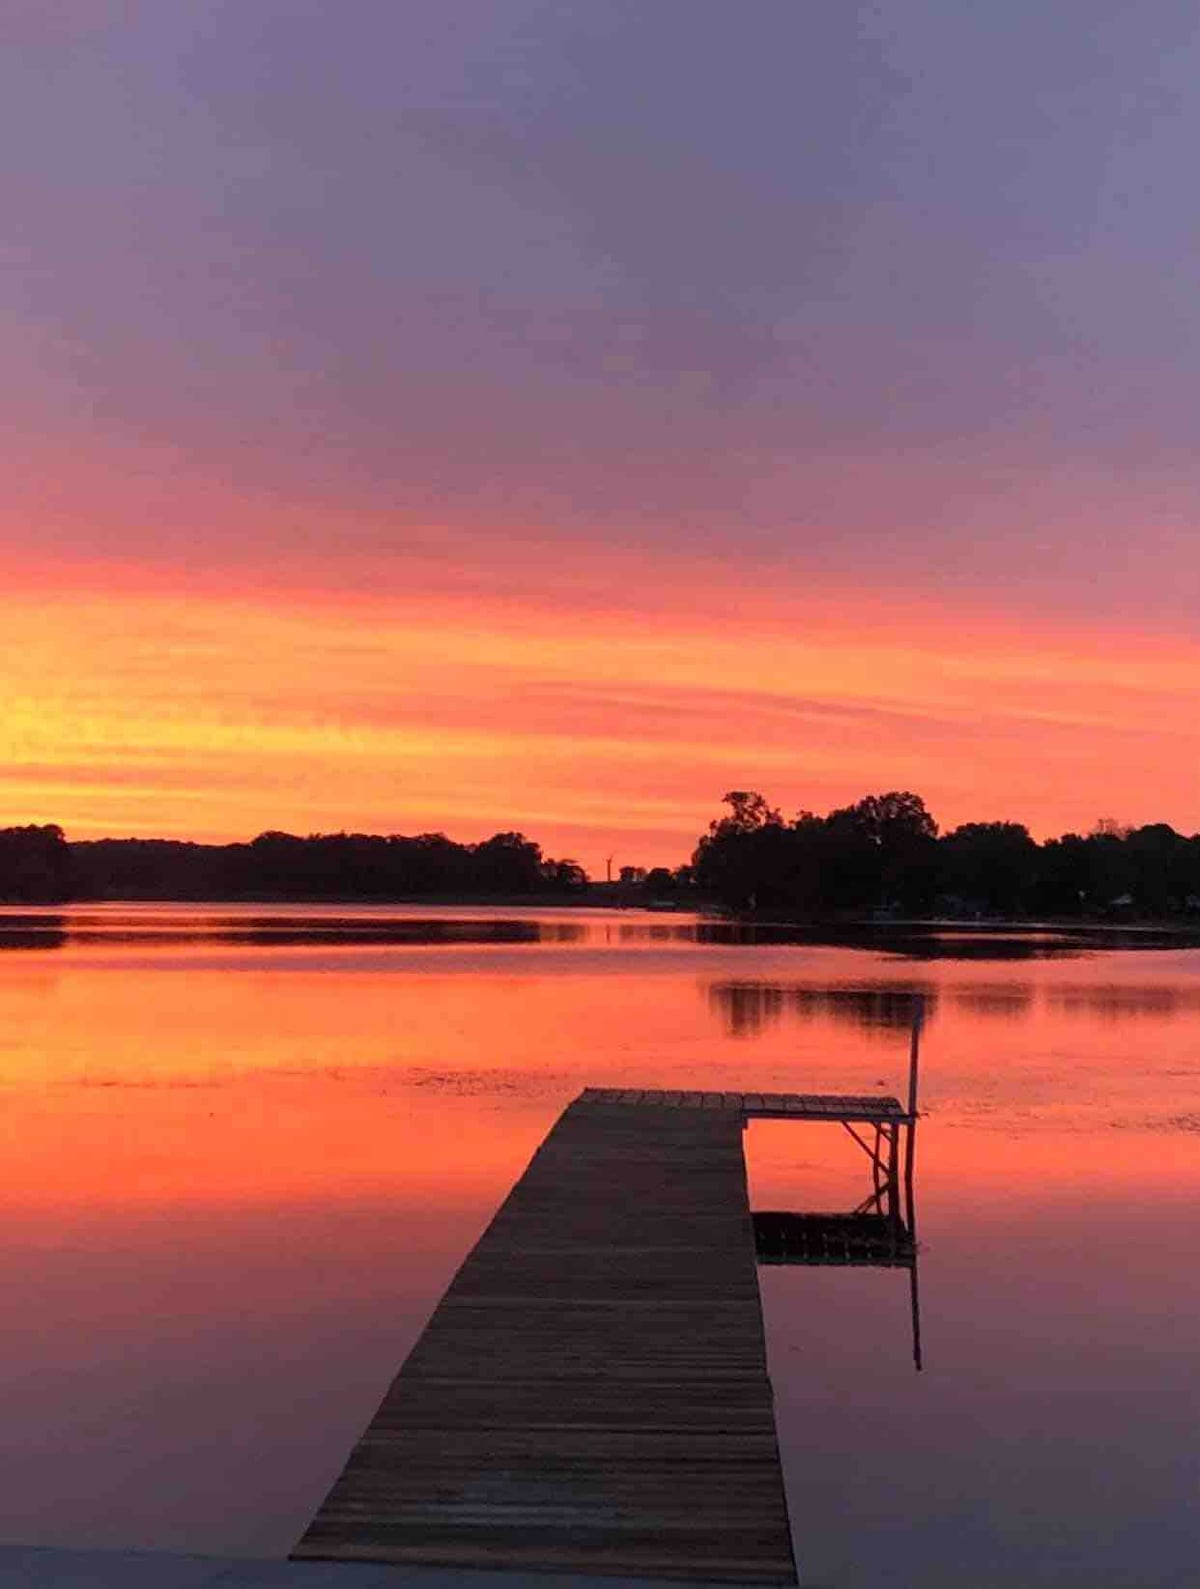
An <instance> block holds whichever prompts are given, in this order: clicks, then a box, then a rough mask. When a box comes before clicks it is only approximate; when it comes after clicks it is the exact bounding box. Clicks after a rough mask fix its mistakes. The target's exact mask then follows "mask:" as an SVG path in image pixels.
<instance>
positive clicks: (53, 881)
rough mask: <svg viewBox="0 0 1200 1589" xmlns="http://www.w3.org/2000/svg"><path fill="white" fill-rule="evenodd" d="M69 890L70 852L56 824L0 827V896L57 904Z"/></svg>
mask: <svg viewBox="0 0 1200 1589" xmlns="http://www.w3.org/2000/svg"><path fill="white" fill-rule="evenodd" d="M73 889H74V874H73V867H72V858H71V851H70V849H69V847H68V845H67V842H66V840H65V839H64V837H63V830H62V829H61V828H60V827H57V826H56V825H55V824H53V823H47V824H46V825H44V826H42V827H38V826H34V825H31V826H29V827H24V828H0V899H6V900H14V901H18V902H20V903H21V904H58V903H60V902H61V901H62V900H65V899H69V898H70V897H71V894H72V892H73Z"/></svg>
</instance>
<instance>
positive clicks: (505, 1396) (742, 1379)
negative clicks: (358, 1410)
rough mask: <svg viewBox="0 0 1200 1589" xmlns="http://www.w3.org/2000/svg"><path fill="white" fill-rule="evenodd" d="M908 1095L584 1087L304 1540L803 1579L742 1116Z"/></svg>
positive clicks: (406, 1552) (452, 1562)
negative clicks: (784, 1464) (778, 1422)
mask: <svg viewBox="0 0 1200 1589" xmlns="http://www.w3.org/2000/svg"><path fill="white" fill-rule="evenodd" d="M902 1114H903V1111H902V1108H901V1105H900V1104H899V1102H898V1101H897V1100H896V1099H892V1098H882V1097H857V1096H848V1095H847V1096H842V1095H838V1096H828V1095H827V1096H815V1095H799V1094H747V1093H732V1092H673V1091H655V1090H643V1089H629V1088H625V1089H603V1088H589V1089H587V1090H586V1091H585V1092H584V1093H582V1094H581V1096H580V1097H579V1098H578V1099H577V1100H576V1101H575V1102H574V1103H573V1104H571V1105H570V1106H569V1107H568V1108H567V1109H566V1110H565V1111H564V1113H563V1114H562V1115H561V1117H560V1118H559V1120H558V1121H557V1123H556V1124H555V1126H554V1127H553V1128H552V1129H551V1131H550V1132H549V1134H548V1135H547V1137H546V1138H545V1140H544V1141H543V1142H542V1144H541V1146H540V1147H539V1148H538V1150H537V1152H536V1153H535V1154H534V1156H533V1158H532V1160H531V1161H530V1163H529V1166H528V1168H527V1169H526V1171H525V1173H524V1174H523V1175H522V1176H521V1178H520V1179H519V1180H518V1181H517V1183H516V1185H515V1186H514V1187H513V1189H512V1191H511V1192H510V1193H509V1195H508V1197H507V1198H506V1199H505V1201H504V1203H503V1204H502V1205H501V1207H500V1209H499V1210H498V1211H497V1213H496V1216H495V1218H494V1219H493V1220H492V1222H491V1224H490V1225H489V1226H488V1228H487V1230H486V1231H485V1232H484V1234H483V1236H482V1237H481V1238H480V1240H479V1242H478V1244H477V1245H476V1247H475V1248H474V1250H473V1251H472V1252H471V1253H470V1254H469V1256H468V1257H467V1259H466V1261H465V1262H464V1263H463V1265H462V1268H461V1269H460V1270H459V1271H458V1274H457V1275H456V1276H455V1278H454V1280H453V1281H452V1282H451V1284H450V1286H449V1287H448V1289H447V1291H446V1293H445V1295H444V1296H443V1298H442V1300H441V1302H440V1303H439V1304H438V1307H437V1308H436V1310H435V1311H434V1314H433V1317H432V1318H431V1320H430V1322H429V1324H428V1325H427V1327H426V1329H425V1331H424V1333H423V1334H422V1335H421V1337H420V1339H419V1340H418V1341H417V1344H416V1345H415V1346H414V1348H413V1350H412V1352H411V1353H410V1354H409V1356H408V1358H407V1360H406V1361H405V1363H404V1364H403V1366H402V1368H401V1370H400V1372H399V1374H398V1375H397V1376H396V1379H395V1380H394V1381H393V1383H392V1386H391V1388H390V1389H389V1391H388V1392H387V1395H386V1396H385V1397H384V1400H383V1403H382V1405H381V1406H380V1408H379V1410H378V1412H377V1413H376V1415H375V1417H374V1418H373V1420H372V1421H371V1423H370V1425H369V1426H368V1428H367V1430H366V1432H365V1433H364V1434H363V1436H362V1438H361V1439H360V1440H359V1442H358V1444H357V1445H356V1446H355V1447H354V1449H353V1451H352V1452H351V1454H350V1457H349V1460H348V1461H347V1463H346V1466H345V1468H344V1470H343V1471H342V1474H341V1476H340V1477H339V1478H338V1479H337V1481H336V1482H335V1484H334V1486H333V1488H332V1490H331V1491H330V1493H329V1495H328V1496H327V1497H326V1499H325V1501H324V1503H323V1505H322V1506H321V1507H320V1509H319V1510H318V1512H317V1514H316V1516H315V1517H314V1518H313V1520H312V1522H311V1524H310V1525H309V1527H308V1529H307V1530H306V1532H305V1534H304V1536H303V1537H302V1539H301V1540H300V1542H299V1543H298V1545H297V1546H296V1547H295V1549H294V1551H293V1552H292V1555H293V1557H296V1558H302V1559H322V1560H341V1561H382V1562H395V1563H426V1564H435V1565H440V1566H454V1567H487V1568H507V1569H541V1570H549V1571H561V1572H582V1573H589V1574H618V1575H623V1576H628V1577H647V1578H673V1579H690V1580H695V1581H707V1582H712V1581H715V1580H722V1581H728V1582H738V1583H774V1584H793V1583H795V1582H796V1571H795V1564H794V1561H793V1556H792V1544H791V1535H790V1530H789V1526H788V1516H787V1506H786V1500H785V1496H784V1488H783V1477H782V1472H781V1469H780V1465H779V1453H778V1444H777V1439H776V1431H775V1415H774V1405H773V1399H772V1392H771V1384H770V1380H769V1378H768V1376H767V1364H766V1349H765V1341H764V1335H763V1323H762V1310H761V1305H760V1301H759V1291H758V1275H757V1267H756V1256H755V1236H754V1226H753V1223H752V1219H751V1214H750V1207H749V1199H748V1195H747V1188H746V1170H745V1160H744V1155H743V1149H742V1128H743V1125H744V1123H745V1121H746V1119H747V1118H750V1117H767V1118H771V1117H786V1118H788V1119H822V1120H828V1119H830V1118H834V1119H847V1120H864V1121H878V1120H895V1119H896V1118H898V1117H899V1116H901V1115H902Z"/></svg>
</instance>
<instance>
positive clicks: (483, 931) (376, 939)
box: [0, 903, 1200, 961]
mask: <svg viewBox="0 0 1200 1589" xmlns="http://www.w3.org/2000/svg"><path fill="white" fill-rule="evenodd" d="M124 943H137V944H140V945H154V944H187V943H205V944H223V945H228V946H241V945H251V946H258V947H265V948H276V947H289V946H302V945H342V944H345V945H351V946H371V945H378V946H387V945H395V946H397V947H404V946H437V945H446V944H451V945H454V944H481V945H487V944H517V945H559V946H578V947H587V948H618V949H628V948H645V947H660V948H669V947H676V946H678V947H683V946H692V947H698V948H737V949H763V950H766V949H773V948H805V947H806V948H813V949H818V948H851V949H861V950H868V951H872V952H874V953H876V954H879V955H888V956H895V957H897V958H899V959H905V960H919V961H938V960H953V961H971V960H980V961H1011V960H1030V961H1032V960H1047V959H1063V958H1069V957H1072V956H1080V955H1085V954H1089V953H1093V952H1096V951H1098V950H1102V949H1112V948H1136V949H1161V948H1176V949H1178V948H1181V947H1186V946H1187V945H1188V944H1190V943H1200V934H1191V935H1187V934H1183V933H1180V932H1158V931H1153V930H1140V929H1131V928H1107V927H1094V926H1080V927H1053V928H1046V927H1034V926H1030V927H1019V928H1018V927H1013V926H1011V925H1004V926H997V925H994V924H987V923H981V924H963V923H942V924H938V923H904V922H866V923H856V924H853V925H848V926H846V925H843V926H829V925H822V926H816V925H803V924H797V923H792V922H768V921H746V920H734V919H731V918H728V917H714V916H704V915H691V914H688V913H685V912H680V913H678V914H672V915H671V916H670V917H669V918H668V919H665V920H664V919H663V917H662V916H661V915H659V914H655V913H651V912H643V911H638V910H625V911H614V910H607V909H592V908H589V907H586V906H580V907H575V908H570V907H564V908H561V909H559V910H557V911H543V910H538V909H535V908H528V909H521V908H513V907H498V906H487V905H480V906H461V905H456V906H449V905H448V906H421V905H417V906H413V905H394V906H388V905H366V906H354V905H347V906H336V905H328V906H320V905H316V906H307V905H306V906H297V905H239V904H233V905H229V904H212V905H203V904H201V905H186V904H181V905H174V904H165V903H164V904H153V903H111V904H98V905H71V906H62V907H54V908H46V909H42V910H38V909H30V908H27V907H22V908H17V909H14V908H11V907H5V906H0V950H3V949H31V948H36V949H54V948H64V947H66V946H67V945H68V944H105V945H110V946H111V945H117V944H124Z"/></svg>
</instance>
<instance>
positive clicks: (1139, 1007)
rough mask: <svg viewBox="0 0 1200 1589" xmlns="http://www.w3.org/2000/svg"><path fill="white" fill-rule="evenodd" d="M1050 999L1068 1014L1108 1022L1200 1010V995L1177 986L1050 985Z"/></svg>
mask: <svg viewBox="0 0 1200 1589" xmlns="http://www.w3.org/2000/svg"><path fill="white" fill-rule="evenodd" d="M1046 998H1047V1000H1048V1001H1049V1003H1050V1006H1051V1008H1052V1009H1054V1010H1057V1011H1059V1012H1060V1013H1062V1014H1064V1015H1089V1016H1095V1017H1099V1019H1101V1020H1106V1021H1123V1020H1136V1019H1138V1018H1139V1017H1140V1018H1142V1019H1146V1018H1149V1019H1151V1020H1159V1021H1161V1020H1168V1019H1170V1018H1171V1017H1173V1016H1176V1015H1179V1014H1180V1013H1181V1012H1182V1011H1183V1010H1184V1009H1185V1008H1186V1009H1191V1010H1193V1011H1196V1010H1200V994H1188V993H1185V992H1182V991H1181V990H1178V989H1176V988H1169V987H1163V986H1161V985H1160V986H1157V987H1146V986H1144V985H1143V986H1142V987H1121V986H1120V985H1119V984H1109V985H1107V986H1105V985H1100V986H1097V987H1087V986H1086V985H1079V986H1075V987H1058V988H1049V989H1048V990H1047V993H1046Z"/></svg>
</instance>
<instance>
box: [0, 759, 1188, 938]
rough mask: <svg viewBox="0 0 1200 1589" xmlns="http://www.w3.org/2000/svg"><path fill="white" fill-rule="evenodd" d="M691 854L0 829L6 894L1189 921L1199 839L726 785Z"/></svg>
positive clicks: (893, 797)
mask: <svg viewBox="0 0 1200 1589" xmlns="http://www.w3.org/2000/svg"><path fill="white" fill-rule="evenodd" d="M724 803H725V806H726V807H727V810H726V811H725V813H724V814H723V815H722V816H720V817H718V818H716V819H715V820H714V821H713V822H711V823H710V824H709V828H708V831H707V833H705V834H704V835H703V836H702V837H701V839H700V840H699V842H698V844H697V845H696V848H695V851H694V853H693V855H692V858H691V861H690V862H689V863H688V864H687V865H684V866H681V867H679V868H677V869H676V870H674V871H672V870H670V869H668V868H666V867H655V868H654V869H652V870H651V871H649V872H647V871H646V870H645V869H644V868H641V867H633V866H629V867H624V868H622V870H621V874H620V884H619V885H618V887H617V890H616V893H615V895H614V894H612V893H610V892H608V891H606V890H604V889H603V888H602V887H601V886H600V885H595V886H594V890H593V891H591V892H590V891H589V879H588V876H587V873H586V872H585V871H584V869H583V868H582V867H581V866H580V865H579V864H578V863H577V862H576V861H573V860H552V859H550V858H548V857H546V856H544V855H543V853H542V849H541V846H540V845H539V844H537V843H535V842H534V841H533V840H532V839H528V838H526V837H525V835H524V834H522V833H496V834H493V836H492V837H491V838H489V839H485V840H483V841H482V842H481V843H477V844H460V843H457V842H456V841H455V840H453V839H449V838H447V837H446V835H445V834H444V833H422V834H417V835H416V836H413V837H406V836H404V835H400V834H392V835H386V836H384V835H376V834H361V833H319V834H312V835H310V836H308V837H303V838H302V837H297V836H296V835H294V834H290V833H278V832H269V833H262V834H260V835H259V836H258V837H257V838H256V839H253V840H251V841H250V842H249V843H237V844H196V843H191V842H188V841H186V840H179V839H92V840H76V841H74V842H68V841H67V839H66V838H65V836H64V834H63V831H62V829H61V828H59V827H57V826H54V825H52V824H47V825H42V826H36V825H35V826H27V827H16V828H6V829H0V900H7V901H14V902H29V903H33V902H43V903H55V902H61V901H67V900H73V899H198V900H219V899H311V900H320V899H330V900H337V899H341V900H350V899H366V900H371V899H375V900H384V899H420V898H430V897H434V898H436V897H441V898H444V899H450V900H453V899H470V898H480V899H488V898H494V899H513V900H520V899H536V898H539V897H543V898H551V897H552V898H555V899H564V900H566V899H573V900H583V899H586V898H589V897H591V898H593V899H595V898H601V897H602V898H605V899H612V898H614V897H615V898H616V899H619V900H621V901H624V902H627V903H653V902H673V903H678V904H688V905H697V906H702V905H705V904H716V905H721V906H724V907H726V908H728V909H731V910H734V911H748V912H763V911H770V912H780V913H784V914H785V915H786V916H787V917H789V918H790V919H793V920H800V921H805V920H814V921H821V920H830V919H839V918H841V919H850V918H854V917H863V916H870V915H873V914H876V913H884V914H892V915H896V914H903V915H907V916H929V915H949V916H957V917H987V916H995V917H1016V918H1019V917H1054V918H1063V917H1081V918H1114V917H1115V918H1121V917H1140V918H1155V919H1157V918H1167V917H1172V916H1200V835H1197V834H1192V835H1191V836H1190V837H1187V836H1185V835H1183V834H1181V833H1177V832H1176V831H1175V829H1174V828H1172V827H1169V826H1168V825H1167V824H1166V823H1163V822H1156V823H1150V824H1149V825H1147V826H1144V827H1138V828H1129V827H1123V826H1121V825H1119V824H1117V823H1115V822H1100V823H1098V824H1097V825H1096V827H1095V828H1093V830H1092V831H1091V832H1090V833H1087V834H1078V833H1066V834H1063V835H1062V836H1061V837H1060V838H1054V839H1047V840H1045V841H1044V842H1042V843H1038V842H1037V841H1036V840H1035V839H1034V838H1033V837H1032V836H1031V835H1030V833H1029V830H1028V828H1026V827H1025V826H1024V825H1023V824H1021V823H1019V822H966V823H963V824H961V825H960V826H958V827H956V828H953V829H951V830H950V831H949V832H947V833H941V832H940V831H939V828H938V824H937V822H936V821H935V820H934V818H933V816H932V815H931V813H930V812H929V810H928V809H927V807H926V805H925V802H924V801H923V800H922V799H921V797H920V796H919V795H916V794H913V793H911V792H909V791H907V790H900V791H897V790H893V791H891V792H889V793H886V794H878V795H867V796H865V797H864V798H863V799H861V800H858V801H855V802H854V804H852V805H848V806H842V807H839V808H838V809H837V810H834V811H830V812H829V813H828V814H827V815H825V816H817V815H815V814H814V813H813V812H811V811H801V812H800V813H799V814H798V815H797V816H795V817H793V818H791V819H787V818H785V817H784V816H783V814H782V812H781V811H779V810H778V809H777V808H775V807H774V806H772V805H771V804H770V803H769V802H768V801H767V800H766V799H765V798H764V796H763V795H761V794H758V793H757V792H755V791H753V790H734V791H732V792H731V793H729V794H727V795H726V796H725V797H724Z"/></svg>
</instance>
